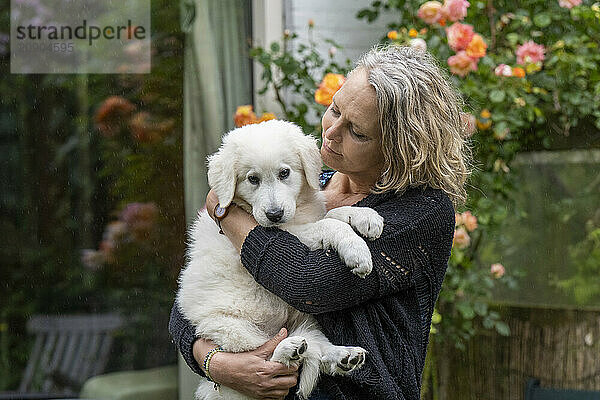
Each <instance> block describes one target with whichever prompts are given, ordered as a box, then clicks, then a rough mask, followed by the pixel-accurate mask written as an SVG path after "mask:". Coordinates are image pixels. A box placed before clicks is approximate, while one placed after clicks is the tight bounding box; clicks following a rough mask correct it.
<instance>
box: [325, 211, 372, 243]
mask: <svg viewBox="0 0 600 400" xmlns="http://www.w3.org/2000/svg"><path fill="white" fill-rule="evenodd" d="M325 218H333V219H337V220H339V221H342V222H345V223H347V224H349V225H350V226H351V227H352V228H354V229H356V231H357V232H358V233H360V234H361V235H363V236H364V237H366V238H368V239H371V240H373V239H377V238H378V237H379V236H381V233H382V232H383V217H382V216H381V215H379V214H378V213H377V211H375V210H373V209H372V208H369V207H351V206H342V207H338V208H333V209H331V210H329V211H328V212H327V214H326V215H325Z"/></svg>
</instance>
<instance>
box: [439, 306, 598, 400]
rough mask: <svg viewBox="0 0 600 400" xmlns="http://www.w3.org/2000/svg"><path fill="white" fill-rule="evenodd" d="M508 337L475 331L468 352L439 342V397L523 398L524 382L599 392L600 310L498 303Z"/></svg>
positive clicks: (467, 399) (476, 399) (444, 399)
mask: <svg viewBox="0 0 600 400" xmlns="http://www.w3.org/2000/svg"><path fill="white" fill-rule="evenodd" d="M497 309H498V311H500V313H501V314H502V316H503V318H504V321H506V322H507V323H508V325H509V326H510V329H511V335H510V336H509V337H503V336H500V335H498V334H494V333H486V334H481V335H478V336H476V337H475V338H474V339H473V340H471V341H470V343H468V345H467V349H466V350H465V351H464V352H461V351H459V350H456V349H454V348H453V347H452V345H451V344H450V343H448V344H446V345H442V346H436V347H435V348H434V349H432V350H433V351H434V352H435V358H436V364H437V374H438V375H437V376H438V379H439V398H438V400H522V399H523V391H524V387H525V382H526V381H527V379H528V378H529V377H536V378H539V379H540V381H541V385H542V386H548V387H555V388H569V389H585V390H597V391H600V310H574V309H547V308H538V307H515V306H510V307H509V306H502V307H498V308H497Z"/></svg>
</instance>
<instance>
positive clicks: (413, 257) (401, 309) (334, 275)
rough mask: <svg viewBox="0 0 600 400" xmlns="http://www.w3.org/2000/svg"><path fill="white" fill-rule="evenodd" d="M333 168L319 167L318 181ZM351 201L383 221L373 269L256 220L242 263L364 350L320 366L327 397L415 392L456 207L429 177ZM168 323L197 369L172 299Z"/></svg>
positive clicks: (189, 333) (189, 335)
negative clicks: (363, 355)
mask: <svg viewBox="0 0 600 400" xmlns="http://www.w3.org/2000/svg"><path fill="white" fill-rule="evenodd" d="M331 175H332V172H324V173H323V174H322V176H321V179H322V186H324V185H325V184H326V183H327V181H328V180H329V178H330V177H331ZM354 206H357V207H371V208H373V209H375V210H376V211H377V212H378V213H379V214H380V215H381V216H382V217H383V218H384V223H385V226H384V230H383V234H382V235H381V237H380V238H379V239H377V240H374V241H368V240H367V244H368V246H369V248H370V249H371V254H372V257H373V272H371V274H370V275H368V276H367V277H366V278H365V279H361V278H359V277H357V276H355V275H354V274H352V272H350V269H349V268H348V267H347V266H346V265H344V264H342V263H341V261H340V259H339V257H338V256H337V254H336V253H335V252H331V251H326V250H315V251H311V250H309V249H308V247H306V246H305V245H304V244H302V243H301V242H300V241H299V240H298V238H296V237H295V236H293V235H292V234H290V233H288V232H286V231H283V230H280V229H277V228H265V227H262V226H257V227H255V228H254V229H253V230H252V231H251V232H250V233H249V235H248V237H247V238H246V240H245V241H244V244H243V246H242V251H241V260H242V264H243V265H244V267H245V268H246V269H248V271H249V272H250V273H251V274H252V276H253V277H254V279H256V281H257V282H258V283H259V284H261V285H262V286H264V287H265V288H266V289H268V290H269V291H271V292H273V293H274V294H276V295H277V296H279V297H280V298H282V299H283V300H285V301H286V302H287V303H288V304H290V305H292V306H293V307H295V308H296V309H298V310H300V311H303V312H306V313H310V314H313V315H314V316H315V318H316V319H317V321H318V322H319V324H320V325H321V328H322V331H323V333H324V334H325V335H326V336H327V337H328V338H329V340H330V341H331V342H332V343H334V344H337V345H347V346H360V347H363V348H364V349H366V350H367V351H368V355H367V359H366V362H365V365H364V366H363V368H361V369H359V370H357V371H354V372H352V373H351V374H350V375H348V376H333V377H332V376H328V375H322V376H321V380H320V382H319V385H318V386H319V388H320V389H321V390H322V391H324V392H326V393H328V394H329V395H330V396H331V397H332V398H335V399H407V400H409V399H410V400H418V399H419V398H420V388H421V375H422V373H423V366H424V362H425V354H426V350H427V344H428V341H429V327H430V324H431V316H432V314H433V307H434V304H435V302H436V300H437V298H438V294H439V292H440V288H441V286H442V281H443V279H444V275H445V272H446V267H447V265H448V264H447V263H448V258H449V257H450V249H451V246H452V239H453V234H454V208H453V206H452V202H451V201H450V199H449V198H448V196H447V195H446V194H444V193H443V192H442V191H441V190H439V189H432V188H430V187H421V188H411V189H408V190H407V191H405V192H404V193H403V194H395V193H393V192H387V193H383V194H370V195H368V196H367V197H365V198H364V199H363V200H361V201H359V202H358V203H356V204H355V205H354ZM169 331H170V332H171V335H172V337H173V340H174V342H175V344H176V345H177V347H178V348H179V349H180V351H181V353H182V355H183V358H184V359H185V360H186V362H187V363H188V365H189V366H190V368H192V370H194V371H195V372H196V373H198V374H201V375H204V374H203V373H202V371H201V370H200V368H199V366H198V363H197V362H196V361H195V360H194V357H193V353H192V344H193V342H194V339H195V336H194V328H193V327H192V325H191V324H190V323H189V322H188V321H187V320H186V319H185V318H184V317H183V315H182V314H181V313H180V311H179V309H178V307H177V304H175V305H174V306H173V310H172V313H171V321H170V323H169ZM290 393H293V390H292V391H290ZM288 397H292V396H291V395H290V396H288Z"/></svg>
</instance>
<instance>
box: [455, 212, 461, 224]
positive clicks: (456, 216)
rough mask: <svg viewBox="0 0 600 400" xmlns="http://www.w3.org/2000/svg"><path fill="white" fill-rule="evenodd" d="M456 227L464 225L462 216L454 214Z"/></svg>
mask: <svg viewBox="0 0 600 400" xmlns="http://www.w3.org/2000/svg"><path fill="white" fill-rule="evenodd" d="M454 225H455V226H459V225H462V214H459V213H454Z"/></svg>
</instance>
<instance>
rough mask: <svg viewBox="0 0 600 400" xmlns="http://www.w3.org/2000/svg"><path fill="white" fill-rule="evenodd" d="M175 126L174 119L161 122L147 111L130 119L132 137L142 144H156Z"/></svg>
mask: <svg viewBox="0 0 600 400" xmlns="http://www.w3.org/2000/svg"><path fill="white" fill-rule="evenodd" d="M174 126H175V121H174V120H173V119H166V120H162V121H161V120H158V119H157V118H156V117H154V116H153V115H152V114H150V113H149V112H146V111H142V112H138V113H136V114H134V115H133V116H132V117H131V118H130V119H129V129H131V136H132V137H133V138H134V139H135V140H137V141H138V142H140V143H155V142H157V141H159V140H160V139H162V138H163V137H165V136H167V135H168V134H169V133H170V132H171V131H172V130H173V127H174Z"/></svg>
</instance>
